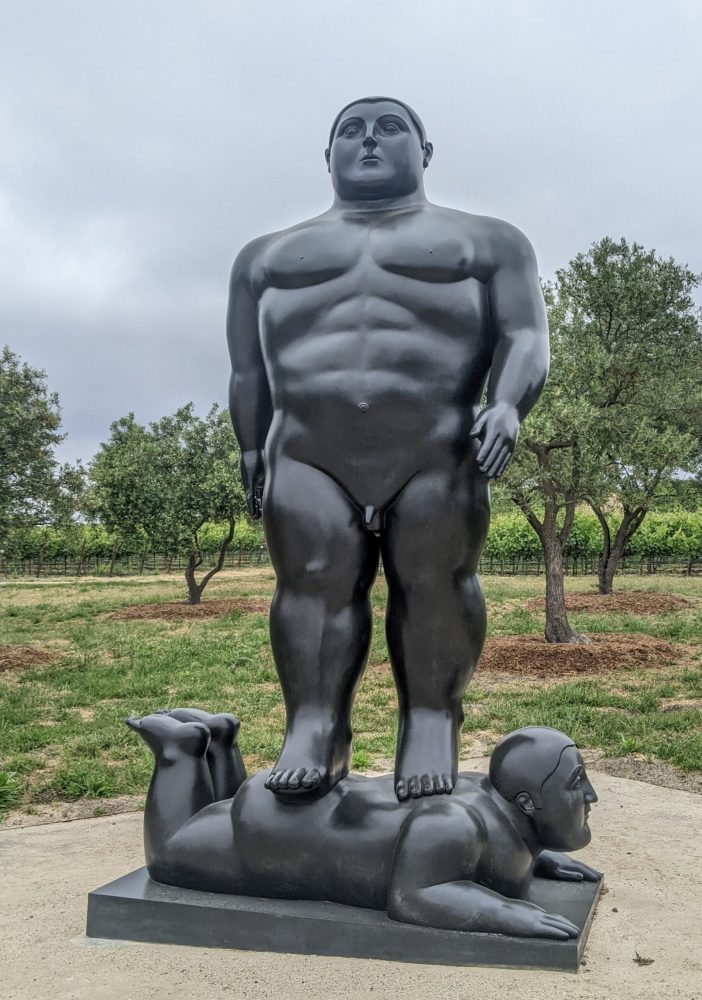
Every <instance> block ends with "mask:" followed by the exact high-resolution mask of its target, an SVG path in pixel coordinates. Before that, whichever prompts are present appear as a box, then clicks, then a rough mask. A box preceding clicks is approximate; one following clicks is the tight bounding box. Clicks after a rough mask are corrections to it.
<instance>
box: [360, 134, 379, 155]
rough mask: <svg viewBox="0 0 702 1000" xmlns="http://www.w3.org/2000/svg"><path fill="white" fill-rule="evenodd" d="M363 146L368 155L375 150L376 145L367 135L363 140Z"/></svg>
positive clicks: (370, 136) (371, 137)
mask: <svg viewBox="0 0 702 1000" xmlns="http://www.w3.org/2000/svg"><path fill="white" fill-rule="evenodd" d="M363 145H364V147H365V148H366V149H367V150H368V152H369V153H370V152H371V151H372V150H373V149H375V147H376V146H377V145H378V143H377V142H376V140H375V139H374V138H373V136H372V135H367V136H366V137H365V139H364V140H363Z"/></svg>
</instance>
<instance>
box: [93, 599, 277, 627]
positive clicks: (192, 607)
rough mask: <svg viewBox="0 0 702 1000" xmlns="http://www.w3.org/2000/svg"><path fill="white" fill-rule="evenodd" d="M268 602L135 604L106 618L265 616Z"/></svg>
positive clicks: (124, 619) (122, 620)
mask: <svg viewBox="0 0 702 1000" xmlns="http://www.w3.org/2000/svg"><path fill="white" fill-rule="evenodd" d="M269 606H270V605H269V603H268V601H263V600H261V599H260V598H258V597H232V598H227V599H223V600H220V601H203V602H202V604H183V603H182V602H181V601H166V602H165V603H164V604H135V605H132V607H129V608H122V610H121V611H114V612H113V613H112V614H111V615H108V616H107V617H108V618H112V619H114V620H115V621H121V622H125V621H135V620H138V619H143V618H166V619H169V620H171V621H172V620H174V619H175V620H181V619H183V618H220V617H221V616H222V615H228V614H231V612H232V611H243V612H244V613H246V614H257V615H267V614H268V609H269Z"/></svg>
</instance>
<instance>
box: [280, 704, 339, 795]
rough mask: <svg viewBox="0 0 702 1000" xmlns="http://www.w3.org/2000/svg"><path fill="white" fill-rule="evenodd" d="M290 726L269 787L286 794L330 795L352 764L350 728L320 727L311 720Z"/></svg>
mask: <svg viewBox="0 0 702 1000" xmlns="http://www.w3.org/2000/svg"><path fill="white" fill-rule="evenodd" d="M297 729H298V732H299V736H298V735H296V734H295V727H292V728H290V729H289V730H288V734H287V735H286V737H285V743H284V744H283V749H282V751H281V754H280V757H279V758H278V760H277V762H276V764H275V766H274V768H273V770H272V771H271V773H270V774H269V776H268V778H267V779H266V783H265V784H266V788H269V789H270V790H271V791H272V792H275V793H276V794H277V795H282V796H288V795H290V796H296V797H297V796H320V795H326V794H327V792H328V791H330V790H331V789H332V788H333V787H334V785H335V784H336V783H337V782H338V781H341V779H342V778H345V777H346V775H347V774H348V773H349V767H350V765H351V738H350V734H349V731H348V728H346V727H344V729H343V732H339V727H338V726H337V727H334V726H329V727H327V728H326V729H322V728H320V725H319V723H318V722H315V721H312V720H308V722H307V724H305V723H304V722H300V723H298V727H297Z"/></svg>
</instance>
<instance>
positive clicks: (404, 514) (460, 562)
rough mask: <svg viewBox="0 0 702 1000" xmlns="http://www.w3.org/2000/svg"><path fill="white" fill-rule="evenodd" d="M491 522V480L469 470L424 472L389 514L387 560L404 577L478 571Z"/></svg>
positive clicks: (394, 572)
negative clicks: (489, 482) (489, 481)
mask: <svg viewBox="0 0 702 1000" xmlns="http://www.w3.org/2000/svg"><path fill="white" fill-rule="evenodd" d="M489 523H490V497H489V491H488V485H487V481H486V480H485V479H483V478H482V477H478V476H473V475H469V474H468V473H467V472H466V470H465V468H464V467H460V468H458V469H436V470H427V471H424V472H421V473H419V474H418V475H416V476H415V477H414V478H413V479H411V480H410V482H409V483H408V484H407V486H405V488H404V489H403V491H402V493H401V494H400V495H399V496H398V497H397V499H396V500H395V502H394V503H393V505H392V507H390V508H389V510H388V511H387V512H386V515H385V522H384V526H385V532H384V537H383V561H384V563H385V565H386V568H387V569H388V571H389V572H390V573H391V574H393V575H395V574H396V575H397V576H400V577H406V576H408V575H411V576H412V577H414V578H415V579H416V578H417V575H418V574H420V575H421V576H423V577H424V578H429V577H431V575H432V574H438V575H443V574H446V573H453V572H456V571H461V570H462V571H464V572H469V573H472V572H475V571H476V569H477V564H478V560H479V558H480V553H481V551H482V548H483V545H484V544H485V538H486V536H487V530H488V526H489Z"/></svg>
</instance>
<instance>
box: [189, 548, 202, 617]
mask: <svg viewBox="0 0 702 1000" xmlns="http://www.w3.org/2000/svg"><path fill="white" fill-rule="evenodd" d="M201 562H202V556H201V555H200V553H199V552H191V553H190V556H189V557H188V561H187V563H186V565H185V582H186V583H187V585H188V601H187V603H188V604H199V603H200V598H201V597H202V587H200V586H199V585H198V582H197V580H196V579H195V570H196V569H197V568H198V566H199V565H200V563H201Z"/></svg>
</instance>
